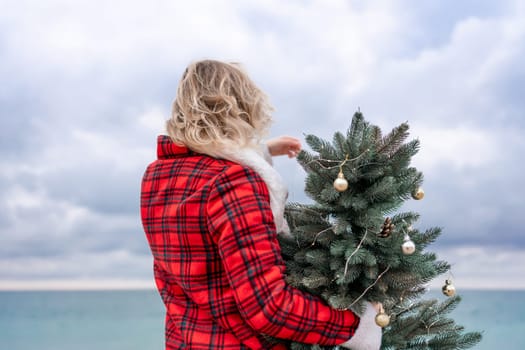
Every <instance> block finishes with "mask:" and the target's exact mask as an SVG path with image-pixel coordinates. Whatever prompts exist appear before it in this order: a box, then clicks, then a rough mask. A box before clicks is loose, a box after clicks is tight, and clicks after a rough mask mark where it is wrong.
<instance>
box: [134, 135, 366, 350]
mask: <svg viewBox="0 0 525 350" xmlns="http://www.w3.org/2000/svg"><path fill="white" fill-rule="evenodd" d="M157 147H158V148H157V153H158V160H156V161H154V162H153V163H151V164H150V165H149V166H148V168H147V170H146V173H145V175H144V178H143V182H142V193H141V216H142V223H143V226H144V230H145V232H146V235H147V238H148V241H149V244H150V247H151V251H152V253H153V258H154V273H155V280H156V284H157V287H158V289H159V292H160V294H161V296H162V299H163V301H164V304H165V305H166V310H167V313H166V349H182V348H184V349H285V348H286V347H285V345H283V344H275V342H270V341H269V340H268V339H269V337H267V336H271V337H274V338H281V339H287V340H293V341H297V342H303V343H310V344H316V343H317V344H321V345H336V344H340V343H343V342H344V341H346V340H348V339H349V338H350V337H351V336H352V335H353V334H354V332H355V329H356V328H357V326H358V324H359V318H358V317H357V316H355V314H353V313H352V312H350V311H338V310H334V309H332V308H331V307H329V306H327V305H326V304H324V303H323V302H322V301H321V300H319V299H318V298H316V297H314V296H312V295H309V294H306V293H303V292H301V291H299V290H297V289H294V288H292V287H290V286H289V285H287V284H286V283H285V280H284V272H285V264H284V262H283V260H282V258H281V253H280V247H279V244H278V241H277V234H276V231H275V225H274V223H273V215H272V211H271V209H270V204H269V201H270V200H269V193H268V189H267V187H266V184H265V183H264V182H263V180H262V179H261V177H260V176H259V175H258V174H257V173H255V172H254V171H253V170H251V169H250V168H247V167H245V166H241V165H239V164H236V163H233V162H230V161H226V160H218V159H214V158H211V157H208V156H205V155H202V154H197V153H194V152H192V151H189V150H188V149H187V148H185V147H179V146H176V145H175V144H174V143H172V142H171V140H170V139H169V138H168V137H167V136H159V139H158V146H157Z"/></svg>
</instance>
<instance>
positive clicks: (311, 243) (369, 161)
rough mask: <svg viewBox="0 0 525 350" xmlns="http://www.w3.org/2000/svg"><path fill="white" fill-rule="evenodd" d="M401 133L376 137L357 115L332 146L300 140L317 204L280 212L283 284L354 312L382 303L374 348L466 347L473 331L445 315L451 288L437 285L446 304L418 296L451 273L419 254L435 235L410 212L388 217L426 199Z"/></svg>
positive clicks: (413, 149) (476, 336) (452, 300)
mask: <svg viewBox="0 0 525 350" xmlns="http://www.w3.org/2000/svg"><path fill="white" fill-rule="evenodd" d="M408 129H409V126H408V124H407V123H403V124H401V125H399V126H398V127H396V128H394V129H393V130H392V131H391V132H390V133H388V134H387V135H383V134H382V131H381V129H380V128H379V127H378V126H374V125H371V124H369V123H368V122H366V121H365V120H364V118H363V115H362V114H361V113H360V112H357V113H355V114H354V116H353V119H352V122H351V125H350V127H349V129H348V131H347V133H346V135H344V134H343V133H341V132H336V133H335V134H334V136H333V140H332V142H328V141H325V140H322V139H321V138H319V137H316V136H314V135H308V136H307V137H306V142H307V143H308V145H309V146H310V148H311V149H312V150H313V151H314V152H315V153H316V154H313V153H310V152H307V151H301V153H300V154H299V155H298V157H297V160H298V162H299V163H300V164H301V165H302V167H303V168H304V169H305V170H306V172H307V178H306V188H305V191H306V193H307V194H308V195H309V197H311V198H312V199H313V200H314V202H315V203H314V204H298V203H292V204H288V206H287V209H286V219H287V221H288V224H289V226H290V229H291V231H292V235H291V237H281V238H280V243H281V248H282V254H283V256H284V258H285V260H286V264H287V279H288V283H290V284H291V285H293V286H294V287H296V288H300V289H302V290H305V291H308V292H310V293H312V294H315V295H318V296H320V297H321V298H322V299H324V300H325V301H326V302H327V303H328V304H329V305H331V306H332V307H334V308H338V309H352V310H354V311H356V312H357V313H360V312H362V310H363V307H364V302H365V301H367V300H368V301H378V302H381V303H382V305H383V308H384V310H383V311H382V312H380V313H379V314H378V315H377V316H376V322H377V323H378V325H380V326H382V327H383V340H382V347H381V348H382V349H440V350H446V349H466V348H470V347H472V346H474V345H475V344H477V343H478V342H479V341H480V340H481V334H480V333H478V332H465V331H464V328H463V327H462V326H459V325H457V324H456V323H455V321H454V320H453V319H451V318H449V317H447V314H448V313H449V312H450V311H452V310H453V309H454V308H455V307H456V306H457V305H458V303H459V302H460V297H459V296H457V295H455V288H454V285H453V284H452V282H451V281H450V280H447V281H446V282H447V283H446V284H445V286H444V287H443V293H444V294H445V295H447V296H444V301H441V302H440V301H438V300H436V299H431V300H425V299H423V298H424V297H425V293H426V286H427V285H428V283H429V282H430V281H431V280H433V279H434V278H436V277H437V276H439V275H441V274H444V273H446V272H447V271H449V269H450V265H449V264H448V263H447V262H445V261H440V260H438V259H437V256H436V254H435V253H432V252H429V251H426V250H425V249H426V248H427V246H428V245H429V244H431V243H433V242H434V241H435V240H436V239H437V238H438V237H439V235H440V234H441V229H439V228H430V229H426V230H419V229H417V228H416V227H415V225H416V222H417V220H418V218H419V215H418V214H417V213H415V212H398V213H396V211H397V210H399V209H400V207H401V206H402V204H403V203H404V202H405V201H406V200H421V199H422V198H423V197H424V192H423V190H422V188H421V185H422V182H423V174H422V173H421V172H419V171H418V170H417V169H416V168H414V167H411V166H410V162H411V158H412V157H413V156H414V155H415V154H416V153H417V152H418V150H419V141H418V140H411V141H407V138H408V136H409V133H408ZM321 348H322V347H319V346H311V345H305V344H298V343H294V344H293V345H292V349H321Z"/></svg>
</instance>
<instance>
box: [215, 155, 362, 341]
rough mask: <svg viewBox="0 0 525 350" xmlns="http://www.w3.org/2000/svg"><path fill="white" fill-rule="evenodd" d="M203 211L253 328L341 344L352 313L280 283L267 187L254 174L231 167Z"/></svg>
mask: <svg viewBox="0 0 525 350" xmlns="http://www.w3.org/2000/svg"><path fill="white" fill-rule="evenodd" d="M207 210H208V225H209V229H210V230H211V232H213V234H214V235H216V237H217V242H218V243H217V244H218V249H219V254H220V255H221V258H222V262H223V265H224V269H225V271H226V274H227V276H228V280H229V283H230V285H231V288H232V290H233V293H234V296H235V300H236V302H237V306H238V309H239V311H240V313H241V315H242V317H243V318H244V319H245V321H246V322H247V323H248V324H249V325H250V326H251V327H252V328H253V329H254V330H255V331H257V332H259V333H261V334H266V335H270V336H273V337H276V338H281V339H289V340H293V341H297V342H301V343H307V344H319V345H337V344H341V343H343V342H345V341H347V340H348V339H350V338H351V337H352V336H353V334H354V333H355V330H356V328H357V327H358V325H359V317H358V316H357V315H355V314H354V313H353V312H351V311H340V310H335V309H333V308H331V307H330V306H328V305H326V304H325V303H324V302H323V301H322V300H320V299H319V298H317V297H315V296H313V295H310V294H308V293H304V292H302V291H300V290H298V289H295V288H293V287H291V286H289V285H288V284H287V283H286V282H285V279H284V273H285V264H284V261H283V259H282V257H281V251H280V247H279V243H278V240H277V233H276V230H275V225H274V223H273V215H272V212H271V209H270V204H269V194H268V189H267V187H266V185H265V183H264V182H263V180H262V179H261V177H260V176H259V175H258V174H256V173H255V172H254V171H252V170H251V169H249V168H246V167H242V166H240V165H234V166H231V167H230V168H229V169H228V170H227V171H225V172H224V173H223V174H222V175H221V176H219V177H218V179H217V181H216V183H215V187H214V188H213V189H212V191H211V193H210V197H209V201H208V205H207Z"/></svg>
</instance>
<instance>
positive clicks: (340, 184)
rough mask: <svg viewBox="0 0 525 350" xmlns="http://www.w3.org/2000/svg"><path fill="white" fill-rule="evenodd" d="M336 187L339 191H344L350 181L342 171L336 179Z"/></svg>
mask: <svg viewBox="0 0 525 350" xmlns="http://www.w3.org/2000/svg"><path fill="white" fill-rule="evenodd" d="M334 188H335V189H336V190H337V191H339V192H344V191H346V189H347V188H348V181H346V179H345V175H344V174H343V172H342V171H340V172H339V174H337V179H335V181H334Z"/></svg>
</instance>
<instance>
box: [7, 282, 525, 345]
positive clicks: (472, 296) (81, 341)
mask: <svg viewBox="0 0 525 350" xmlns="http://www.w3.org/2000/svg"><path fill="white" fill-rule="evenodd" d="M461 296H462V297H463V301H462V302H461V303H460V304H459V306H458V308H457V309H456V310H455V311H454V312H453V314H452V316H453V317H454V319H455V320H456V321H457V323H459V324H461V325H463V326H465V328H466V329H467V330H472V331H474V330H478V331H483V332H484V339H483V341H482V343H481V344H479V345H478V346H476V347H475V349H480V350H489V349H490V350H492V349H505V350H522V349H525V336H524V335H523V332H525V317H524V313H525V291H470V290H467V291H463V292H462V293H461ZM431 297H437V298H439V299H442V298H444V296H441V295H440V294H439V293H431ZM163 323H164V314H163V306H162V304H161V301H160V298H159V296H158V295H157V293H156V291H153V290H151V291H150V290H146V291H90V292H77V291H75V292H0V349H1V350H29V349H39V350H66V349H76V350H84V349H86V350H87V349H90V350H93V349H96V350H106V349H107V350H124V349H125V350H138V349H140V350H157V349H158V350H162V349H163V336H164V335H163Z"/></svg>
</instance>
